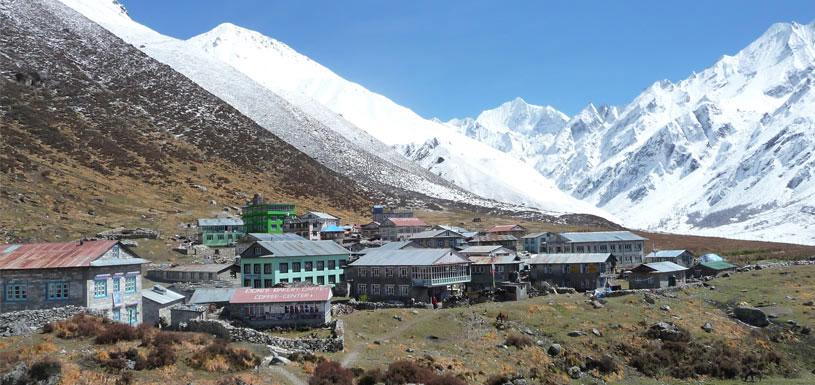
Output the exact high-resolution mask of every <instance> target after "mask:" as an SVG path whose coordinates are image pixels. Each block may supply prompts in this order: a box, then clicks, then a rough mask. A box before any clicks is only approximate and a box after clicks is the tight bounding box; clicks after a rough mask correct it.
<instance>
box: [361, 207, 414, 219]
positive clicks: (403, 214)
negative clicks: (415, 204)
mask: <svg viewBox="0 0 815 385" xmlns="http://www.w3.org/2000/svg"><path fill="white" fill-rule="evenodd" d="M371 217H372V219H373V221H374V222H379V223H385V220H386V219H388V218H413V217H414V215H413V210H407V209H393V208H389V207H386V206H383V205H374V206H373V207H371Z"/></svg>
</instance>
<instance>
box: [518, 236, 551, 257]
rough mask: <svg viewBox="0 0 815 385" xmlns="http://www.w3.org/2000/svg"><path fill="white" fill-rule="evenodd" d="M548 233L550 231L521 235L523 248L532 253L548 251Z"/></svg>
mask: <svg viewBox="0 0 815 385" xmlns="http://www.w3.org/2000/svg"><path fill="white" fill-rule="evenodd" d="M546 234H548V233H545V232H544V233H532V234H526V235H524V236H523V237H521V244H522V245H523V249H524V250H526V251H527V252H529V253H530V254H540V253H546Z"/></svg>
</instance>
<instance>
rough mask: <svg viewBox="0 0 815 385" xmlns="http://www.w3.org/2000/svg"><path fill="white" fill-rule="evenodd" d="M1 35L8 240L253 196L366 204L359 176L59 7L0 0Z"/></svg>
mask: <svg viewBox="0 0 815 385" xmlns="http://www.w3.org/2000/svg"><path fill="white" fill-rule="evenodd" d="M0 32H1V33H0V146H2V150H0V185H2V190H3V194H2V196H0V210H2V215H0V221H1V222H0V225H1V226H0V227H2V230H3V231H4V232H6V233H7V234H6V235H7V236H11V237H13V236H15V235H16V236H33V237H40V236H43V234H49V233H50V235H57V236H59V235H60V234H61V235H64V236H66V237H67V236H76V232H77V231H79V230H77V229H78V228H81V229H82V231H88V230H89V229H91V230H92V229H94V228H104V227H107V226H109V225H111V224H113V223H114V222H116V221H118V220H124V219H122V218H123V217H131V218H139V217H141V218H143V219H144V218H147V217H156V216H159V215H160V214H161V213H162V212H163V213H165V214H166V213H178V212H183V211H185V210H187V209H190V208H194V207H197V205H200V204H203V205H205V206H206V205H208V204H209V202H210V200H217V202H221V203H220V204H221V205H234V204H239V203H241V202H242V201H244V200H245V199H247V198H248V197H250V195H249V194H251V193H253V192H255V191H258V192H263V193H265V194H266V195H267V196H269V197H271V198H275V197H278V198H280V199H286V200H292V201H295V202H297V203H300V204H303V205H306V206H311V207H314V208H320V207H324V208H325V209H328V208H331V209H333V210H337V211H338V212H342V213H359V212H364V211H366V210H367V207H368V205H369V204H370V202H371V201H370V200H369V193H368V192H366V191H364V190H362V189H361V188H359V187H358V186H357V185H356V183H355V182H354V181H353V180H351V179H349V178H347V177H345V176H342V175H340V174H338V173H335V172H333V171H331V170H329V169H327V168H326V167H324V166H323V165H321V164H320V163H319V162H317V161H315V160H313V159H311V158H310V157H308V156H307V155H305V154H303V153H302V152H300V151H298V150H297V149H296V148H294V147H293V146H291V145H289V144H288V143H286V142H285V141H282V140H280V139H279V138H278V137H276V136H275V135H273V134H272V133H270V132H269V131H268V130H266V129H264V128H262V127H260V126H259V125H258V124H256V123H255V122H254V121H252V120H251V119H249V118H247V117H246V116H244V115H242V114H241V113H240V112H239V111H237V110H236V109H235V108H233V107H231V106H230V105H228V104H227V103H225V102H223V101H222V100H220V99H218V98H217V97H215V96H213V95H211V94H210V93H208V92H207V91H205V90H204V89H202V88H201V87H200V86H198V85H197V84H195V83H193V82H192V81H190V80H189V79H187V78H186V77H184V76H182V75H180V74H179V73H177V72H176V71H174V70H172V69H171V68H169V67H167V66H166V65H163V64H161V63H159V62H157V61H156V60H153V59H151V58H150V57H149V56H147V55H144V54H143V53H141V52H140V51H139V50H138V49H136V48H134V47H133V46H131V45H128V44H126V43H124V42H123V41H121V40H120V39H119V38H117V37H116V36H114V35H112V34H110V33H109V32H108V31H106V30H105V29H103V28H101V27H99V26H98V25H96V24H95V23H93V22H91V21H89V20H87V19H85V18H84V17H82V16H81V15H79V14H77V13H76V12H74V11H73V10H71V9H70V8H68V7H65V6H64V5H62V4H60V3H58V2H54V1H48V0H42V1H40V0H31V1H29V0H25V1H23V0H2V1H0ZM322 205H325V206H322ZM212 209H214V210H216V211H220V207H210V210H212ZM349 215H353V214H349ZM117 223H120V222H117ZM73 225H76V226H78V227H72V226H73ZM8 232H13V233H14V234H10V235H9V234H8Z"/></svg>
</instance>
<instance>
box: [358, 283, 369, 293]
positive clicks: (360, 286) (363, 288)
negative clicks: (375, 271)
mask: <svg viewBox="0 0 815 385" xmlns="http://www.w3.org/2000/svg"><path fill="white" fill-rule="evenodd" d="M367 292H368V285H366V284H364V283H359V284H357V294H366V293H367Z"/></svg>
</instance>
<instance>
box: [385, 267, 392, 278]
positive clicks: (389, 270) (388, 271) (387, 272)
mask: <svg viewBox="0 0 815 385" xmlns="http://www.w3.org/2000/svg"><path fill="white" fill-rule="evenodd" d="M385 276H386V277H393V268H392V267H386V268H385Z"/></svg>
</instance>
